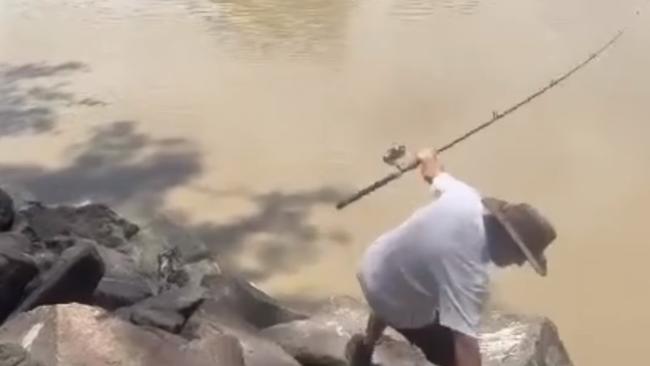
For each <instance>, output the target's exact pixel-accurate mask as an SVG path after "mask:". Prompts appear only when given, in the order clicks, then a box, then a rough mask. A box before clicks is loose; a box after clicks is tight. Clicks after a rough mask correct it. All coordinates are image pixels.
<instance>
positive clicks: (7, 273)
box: [0, 238, 38, 322]
mask: <svg viewBox="0 0 650 366" xmlns="http://www.w3.org/2000/svg"><path fill="white" fill-rule="evenodd" d="M3 239H7V238H3ZM13 243H14V242H13V241H11V240H0V245H2V246H1V247H0V322H2V321H4V319H5V318H6V317H7V316H8V315H9V314H11V312H12V311H13V310H14V308H16V306H17V305H18V304H19V303H20V301H21V300H22V298H23V292H24V289H25V286H27V284H28V283H29V282H30V281H32V279H33V278H34V277H35V276H36V274H37V273H38V269H37V267H36V263H35V262H34V260H33V259H32V258H31V257H29V256H28V255H25V254H23V253H22V252H20V251H17V250H15V249H16V248H12V246H11V245H9V244H13Z"/></svg>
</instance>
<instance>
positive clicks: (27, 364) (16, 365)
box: [0, 343, 40, 366]
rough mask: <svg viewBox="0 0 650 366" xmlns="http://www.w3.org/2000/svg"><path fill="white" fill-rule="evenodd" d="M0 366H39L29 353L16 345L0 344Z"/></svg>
mask: <svg viewBox="0 0 650 366" xmlns="http://www.w3.org/2000/svg"><path fill="white" fill-rule="evenodd" d="M0 366H40V364H39V363H38V362H36V361H34V360H33V359H32V357H31V356H30V355H29V352H27V350H25V349H24V348H23V347H21V346H20V345H18V344H14V343H1V344H0Z"/></svg>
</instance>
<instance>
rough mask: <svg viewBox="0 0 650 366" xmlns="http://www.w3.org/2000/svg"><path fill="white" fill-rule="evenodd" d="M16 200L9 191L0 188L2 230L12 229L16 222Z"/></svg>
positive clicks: (0, 221)
mask: <svg viewBox="0 0 650 366" xmlns="http://www.w3.org/2000/svg"><path fill="white" fill-rule="evenodd" d="M14 215H15V212H14V200H13V199H12V198H11V196H10V195H9V194H7V192H5V191H4V190H2V189H0V231H7V230H10V229H11V226H12V225H13V223H14Z"/></svg>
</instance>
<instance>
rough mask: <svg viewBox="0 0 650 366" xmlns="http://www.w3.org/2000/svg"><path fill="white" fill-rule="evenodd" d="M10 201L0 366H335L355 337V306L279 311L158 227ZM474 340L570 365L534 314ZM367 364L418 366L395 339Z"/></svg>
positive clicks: (497, 359) (4, 207) (487, 352)
mask: <svg viewBox="0 0 650 366" xmlns="http://www.w3.org/2000/svg"><path fill="white" fill-rule="evenodd" d="M14 201H15V200H14V199H13V198H12V197H11V196H10V195H8V194H7V193H5V192H4V191H0V321H2V322H3V324H2V326H1V327H0V366H36V365H40V366H63V365H65V366H77V365H79V366H81V365H93V366H109V365H110V366H115V365H138V366H154V365H155V366H176V365H188V366H217V365H219V366H300V365H303V366H335V365H336V366H338V365H345V364H346V363H345V361H344V358H343V352H344V348H345V344H346V342H347V340H348V339H349V338H350V337H351V336H352V335H353V334H355V333H358V332H361V331H362V329H363V326H364V321H365V318H366V316H367V309H366V308H365V306H364V305H363V304H362V303H359V302H357V301H355V300H353V299H350V298H332V299H330V300H329V301H326V302H324V303H323V304H322V306H321V307H320V308H319V309H317V310H314V311H310V312H299V311H296V310H293V309H290V308H289V307H288V306H286V305H284V304H282V303H281V302H279V301H277V300H275V299H273V298H271V297H270V296H268V295H266V294H265V293H263V292H262V291H260V290H259V289H257V288H256V287H255V286H253V285H252V284H251V283H249V282H247V281H246V280H244V279H242V278H239V277H238V276H237V275H236V274H227V273H223V272H222V271H221V270H220V268H219V266H218V264H217V263H216V261H215V260H214V259H213V258H212V257H211V255H210V252H209V250H208V248H207V247H206V246H205V245H204V244H203V243H201V242H200V241H197V240H193V239H192V238H191V237H190V236H188V235H179V234H178V233H170V232H169V227H159V228H158V230H156V229H155V225H154V226H152V227H147V228H140V227H139V226H137V225H136V224H134V223H132V222H130V221H128V220H127V219H125V218H122V217H120V216H119V215H118V214H117V213H116V212H114V211H113V210H111V209H110V208H109V207H107V206H105V205H102V204H95V203H87V204H83V205H77V206H47V205H44V204H41V203H39V202H34V201H31V202H21V203H20V204H16V203H15V202H14ZM16 202H17V201H16ZM481 346H482V349H483V354H484V357H485V363H486V364H487V365H507V366H533V365H535V366H569V365H572V363H571V361H570V359H569V356H568V354H567V352H566V350H565V348H564V346H563V344H562V342H561V340H560V337H559V335H558V331H557V329H556V327H555V326H554V324H553V323H552V322H551V321H550V320H549V319H546V318H543V317H530V316H523V315H517V314H505V313H499V312H495V313H491V314H489V316H487V317H486V322H485V324H484V326H483V334H482V339H481ZM375 362H376V363H377V364H379V365H391V366H401V365H404V366H406V365H429V364H428V363H427V362H426V361H425V360H424V359H423V357H422V355H421V354H420V353H419V352H418V351H417V350H416V349H414V348H413V347H411V346H410V345H409V344H408V343H406V342H405V341H404V340H403V339H402V338H401V337H400V336H399V335H397V334H396V333H388V334H387V335H386V336H385V337H384V338H383V339H382V341H381V342H380V345H379V347H378V350H377V352H376V354H375Z"/></svg>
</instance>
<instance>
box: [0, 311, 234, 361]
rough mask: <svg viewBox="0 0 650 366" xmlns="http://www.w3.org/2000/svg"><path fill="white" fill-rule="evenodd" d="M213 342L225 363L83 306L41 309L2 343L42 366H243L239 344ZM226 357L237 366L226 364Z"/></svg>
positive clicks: (17, 323)
mask: <svg viewBox="0 0 650 366" xmlns="http://www.w3.org/2000/svg"><path fill="white" fill-rule="evenodd" d="M213 341H214V342H216V343H215V344H218V347H216V348H217V349H222V352H221V353H222V355H221V356H219V357H220V358H219V357H216V356H214V355H212V354H211V353H210V352H208V350H206V349H205V348H201V347H199V346H198V345H196V344H190V343H188V342H187V341H186V340H184V339H182V338H180V337H177V336H174V335H172V334H167V333H164V332H156V331H150V330H146V329H143V328H140V327H137V326H135V325H133V324H130V323H128V322H125V321H122V320H120V319H118V318H116V317H114V316H112V315H110V314H108V313H106V312H105V311H103V310H100V309H97V308H93V307H90V306H86V305H80V304H68V305H55V306H44V307H40V308H38V309H35V310H32V311H30V312H27V313H23V314H20V315H19V316H18V317H16V318H14V319H12V320H11V321H9V322H7V323H6V324H5V325H4V326H3V327H2V328H0V342H11V343H17V344H20V345H22V346H23V347H24V348H25V349H27V350H29V352H30V353H31V354H32V357H33V358H34V359H35V360H37V361H39V362H40V363H42V365H43V366H89V365H92V366H115V365H120V366H178V365H187V366H216V365H219V366H242V364H241V363H238V362H237V360H238V357H237V353H238V348H237V347H238V345H237V344H236V343H235V342H232V340H227V339H226V340H224V339H223V338H218V339H214V340H213ZM227 357H230V358H231V361H232V363H230V362H224V360H228V358H227ZM218 362H221V363H218Z"/></svg>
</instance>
